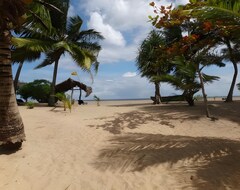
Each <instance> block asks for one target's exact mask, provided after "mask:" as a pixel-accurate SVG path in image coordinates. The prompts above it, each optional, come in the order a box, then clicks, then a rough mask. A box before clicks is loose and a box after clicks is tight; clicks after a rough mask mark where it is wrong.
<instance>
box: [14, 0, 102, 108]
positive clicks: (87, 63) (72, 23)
mask: <svg viewBox="0 0 240 190" xmlns="http://www.w3.org/2000/svg"><path fill="white" fill-rule="evenodd" d="M58 4H59V6H60V7H61V10H62V12H63V14H60V16H59V13H58V12H56V11H51V20H52V23H53V24H52V25H53V27H52V28H51V31H49V30H46V29H45V28H43V27H42V29H41V30H39V29H38V30H35V29H34V28H30V29H28V30H25V32H24V34H25V39H21V40H18V41H17V44H18V47H25V48H27V49H31V50H33V51H42V50H44V51H45V50H46V49H47V51H46V58H45V59H44V60H43V62H42V63H40V64H39V65H38V66H37V67H36V69H38V68H42V67H45V66H47V65H50V64H54V70H53V78H52V85H51V95H50V99H49V105H50V106H53V105H54V104H55V85H56V79H57V71H58V64H59V60H60V58H61V56H62V55H64V54H65V53H68V54H69V55H70V56H71V57H72V59H73V60H74V62H75V63H77V65H78V66H80V68H82V69H83V70H84V71H88V72H90V71H91V68H92V67H93V68H94V69H95V71H97V69H98V64H99V63H98V61H97V56H98V53H99V51H100V50H101V46H100V45H99V44H98V40H101V39H103V37H102V36H101V34H100V33H99V32H96V31H95V30H93V29H89V30H81V29H82V24H83V21H82V19H81V18H80V17H79V16H74V17H70V18H69V19H68V18H67V12H68V8H69V2H68V1H67V0H64V2H59V3H58ZM28 38H30V39H33V38H36V43H37V44H38V45H39V46H38V47H37V46H36V45H37V44H36V43H34V42H33V43H32V44H30V43H29V41H28V40H27V39H28ZM40 41H41V42H40ZM40 43H41V45H42V46H43V47H42V46H41V45H40ZM44 46H46V47H44ZM49 47H50V48H49Z"/></svg>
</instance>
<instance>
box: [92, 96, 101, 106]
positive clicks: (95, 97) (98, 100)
mask: <svg viewBox="0 0 240 190" xmlns="http://www.w3.org/2000/svg"><path fill="white" fill-rule="evenodd" d="M93 98H94V100H95V101H96V102H97V106H100V101H101V99H100V98H99V97H97V96H96V95H94V96H93Z"/></svg>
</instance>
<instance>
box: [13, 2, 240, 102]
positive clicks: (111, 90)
mask: <svg viewBox="0 0 240 190" xmlns="http://www.w3.org/2000/svg"><path fill="white" fill-rule="evenodd" d="M187 1H188V0H177V1H176V0H175V1H174V0H161V1H158V4H159V5H170V4H171V3H172V4H173V5H176V3H177V4H185V3H187ZM150 2H151V0H150V1H149V0H71V4H70V9H69V13H68V16H74V15H79V16H80V17H81V18H82V19H83V21H84V29H95V30H96V31H98V32H100V33H101V34H102V35H103V36H104V38H105V39H104V40H103V41H101V46H102V50H101V51H100V53H99V56H98V61H99V62H100V66H99V71H98V73H97V74H94V81H92V79H91V76H90V75H89V74H87V73H84V72H83V71H81V69H80V68H79V67H77V66H76V64H75V63H74V61H73V60H72V59H71V58H70V56H69V55H68V54H66V55H65V56H63V57H61V59H60V64H59V68H58V76H57V83H60V82H62V81H64V80H66V79H68V78H69V77H71V78H72V79H74V80H80V81H81V82H82V83H85V84H86V85H88V86H91V87H92V88H93V93H92V94H91V95H90V96H89V97H88V98H86V99H93V95H96V96H98V97H99V98H100V99H137V98H149V97H150V96H153V95H154V85H153V84H152V83H149V81H148V80H147V79H146V78H141V76H140V74H139V72H138V71H137V67H136V62H135V59H136V56H137V52H138V48H139V46H140V44H141V43H142V41H143V40H144V38H146V37H147V35H148V33H149V32H150V31H151V30H152V29H154V28H153V26H152V25H151V22H149V19H148V16H149V15H154V13H153V9H152V7H151V6H149V3H150ZM156 2H157V1H156ZM40 62H41V60H38V61H35V62H31V63H25V64H24V66H23V69H22V72H21V75H20V81H24V82H31V81H33V80H34V79H47V80H49V81H52V75H53V66H52V65H50V66H47V67H45V68H42V69H38V70H34V69H33V68H34V67H35V66H36V65H38V64H39V63H40ZM17 66H18V65H17V64H16V65H14V66H13V76H14V75H15V73H16V69H17ZM73 71H76V72H77V73H78V76H79V77H76V76H71V73H72V72H73ZM204 72H205V73H207V74H213V75H217V76H219V77H221V78H220V80H219V81H216V82H214V83H212V84H208V85H207V86H206V92H207V95H208V96H226V95H227V93H228V90H229V88H230V83H231V80H232V74H233V66H232V65H231V64H230V63H228V64H227V65H226V67H225V68H217V67H211V68H207V69H206V70H204ZM237 82H240V80H239V77H238V79H237ZM161 94H162V95H163V96H168V95H175V94H181V92H180V91H176V90H175V89H174V88H173V87H172V86H170V85H168V84H165V83H163V84H162V85H161ZM239 94H240V91H238V90H237V89H235V91H234V95H239ZM74 97H75V98H77V97H78V94H77V93H75V95H74Z"/></svg>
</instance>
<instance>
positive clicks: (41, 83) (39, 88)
mask: <svg viewBox="0 0 240 190" xmlns="http://www.w3.org/2000/svg"><path fill="white" fill-rule="evenodd" d="M50 85H51V83H50V82H49V81H47V80H34V81H33V82H30V83H27V84H25V85H23V86H22V87H20V88H19V89H18V91H17V94H19V95H20V96H21V97H22V98H23V99H25V100H26V101H27V100H28V98H31V99H33V100H37V101H38V102H40V103H47V102H48V99H49V95H50Z"/></svg>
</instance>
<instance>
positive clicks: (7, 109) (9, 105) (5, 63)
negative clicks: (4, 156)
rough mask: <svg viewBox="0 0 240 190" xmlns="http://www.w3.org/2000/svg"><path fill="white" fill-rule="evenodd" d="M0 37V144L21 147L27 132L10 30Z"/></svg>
mask: <svg viewBox="0 0 240 190" xmlns="http://www.w3.org/2000/svg"><path fill="white" fill-rule="evenodd" d="M0 39H1V41H0V145H16V147H15V148H20V147H21V144H22V141H24V140H25V133H24V125H23V122H22V118H21V116H20V113H19V110H18V106H17V102H16V96H15V92H14V88H13V79H12V68H11V51H10V40H11V34H10V32H9V31H3V32H2V33H1V34H0ZM12 148H14V147H12Z"/></svg>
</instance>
